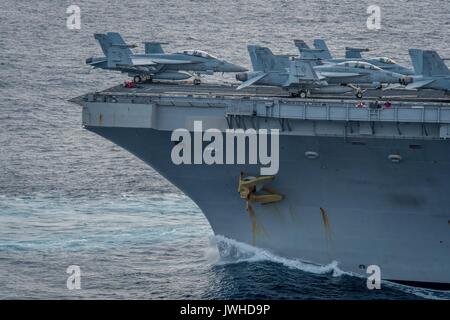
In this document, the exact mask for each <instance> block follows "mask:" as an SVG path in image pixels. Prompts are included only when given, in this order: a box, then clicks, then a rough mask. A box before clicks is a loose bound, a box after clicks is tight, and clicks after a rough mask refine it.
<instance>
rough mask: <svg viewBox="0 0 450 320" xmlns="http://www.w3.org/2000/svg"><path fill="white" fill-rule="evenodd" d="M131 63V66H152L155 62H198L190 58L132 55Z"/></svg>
mask: <svg viewBox="0 0 450 320" xmlns="http://www.w3.org/2000/svg"><path fill="white" fill-rule="evenodd" d="M131 63H132V65H133V66H152V65H155V64H191V63H198V62H197V61H191V60H175V59H164V58H152V57H146V56H134V57H133V56H132V57H131Z"/></svg>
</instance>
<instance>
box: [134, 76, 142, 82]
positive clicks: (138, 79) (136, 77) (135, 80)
mask: <svg viewBox="0 0 450 320" xmlns="http://www.w3.org/2000/svg"><path fill="white" fill-rule="evenodd" d="M133 82H134V83H141V82H142V77H141V76H140V75H135V76H134V77H133Z"/></svg>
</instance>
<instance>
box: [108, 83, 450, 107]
mask: <svg viewBox="0 0 450 320" xmlns="http://www.w3.org/2000/svg"><path fill="white" fill-rule="evenodd" d="M135 86H136V87H135V88H126V87H124V86H123V85H122V84H120V85H117V86H114V87H111V88H108V89H105V90H103V91H101V92H99V93H101V94H103V95H104V94H110V95H115V94H122V95H123V94H127V95H130V94H131V95H133V94H135V95H166V96H167V95H176V96H208V97H222V96H231V97H266V98H271V97H272V98H286V99H298V100H311V99H313V100H318V99H334V100H336V99H337V100H355V101H356V100H358V99H357V98H356V97H355V95H354V93H352V92H350V93H344V94H338V95H336V94H314V93H313V94H311V96H310V97H308V98H306V99H300V98H293V97H291V96H290V94H289V92H288V91H286V90H283V89H282V88H278V87H270V86H251V87H247V88H244V89H241V90H237V89H236V88H237V86H238V84H231V83H202V84H200V85H193V84H192V82H188V81H185V82H147V83H141V84H136V85H135ZM361 100H362V101H364V100H383V101H388V100H389V101H420V102H432V103H450V95H448V94H445V93H444V92H440V91H434V90H423V91H411V90H404V89H403V90H402V89H391V90H380V89H368V90H367V91H365V92H364V96H363V98H362V99H361Z"/></svg>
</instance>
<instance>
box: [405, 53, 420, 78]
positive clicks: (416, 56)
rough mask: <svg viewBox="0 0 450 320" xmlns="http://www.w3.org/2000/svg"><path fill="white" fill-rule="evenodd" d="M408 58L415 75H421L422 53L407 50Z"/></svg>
mask: <svg viewBox="0 0 450 320" xmlns="http://www.w3.org/2000/svg"><path fill="white" fill-rule="evenodd" d="M408 53H409V56H410V58H411V63H412V65H413V68H414V72H415V73H416V74H423V51H422V50H420V49H409V50H408Z"/></svg>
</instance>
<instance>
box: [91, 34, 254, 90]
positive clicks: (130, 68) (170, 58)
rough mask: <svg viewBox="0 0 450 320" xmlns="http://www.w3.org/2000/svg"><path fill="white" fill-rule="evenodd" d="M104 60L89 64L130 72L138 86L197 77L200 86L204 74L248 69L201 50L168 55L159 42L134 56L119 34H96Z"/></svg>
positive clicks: (195, 81) (146, 46) (150, 43)
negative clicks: (152, 82) (154, 81)
mask: <svg viewBox="0 0 450 320" xmlns="http://www.w3.org/2000/svg"><path fill="white" fill-rule="evenodd" d="M94 37H95V39H96V40H97V41H98V42H99V43H100V46H101V48H102V51H103V53H104V55H105V56H104V57H91V58H88V59H86V64H89V65H91V66H93V67H94V68H101V69H107V70H116V71H120V72H123V73H128V75H129V76H131V77H133V81H134V82H136V83H139V82H142V81H144V80H150V81H151V80H185V79H188V78H191V77H195V78H194V84H200V75H201V74H208V75H211V74H213V73H214V72H222V73H223V72H244V71H247V69H246V68H243V67H241V66H238V65H235V64H232V63H229V62H227V61H225V60H220V59H218V58H216V57H215V56H213V55H211V54H209V53H207V52H204V51H201V50H184V51H180V52H176V53H165V52H164V50H163V49H162V46H161V44H162V43H158V42H146V43H144V44H145V53H134V52H133V51H132V50H131V48H132V47H134V46H129V45H127V44H126V43H125V41H124V40H123V39H122V37H121V36H120V34H119V33H116V32H108V33H106V34H100V33H97V34H94Z"/></svg>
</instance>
